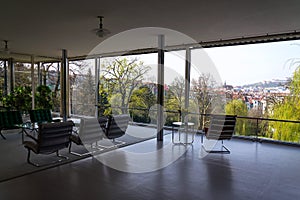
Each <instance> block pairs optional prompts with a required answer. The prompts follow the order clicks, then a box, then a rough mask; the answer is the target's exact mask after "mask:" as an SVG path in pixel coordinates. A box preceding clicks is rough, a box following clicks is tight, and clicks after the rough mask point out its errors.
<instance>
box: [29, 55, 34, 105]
mask: <svg viewBox="0 0 300 200" xmlns="http://www.w3.org/2000/svg"><path fill="white" fill-rule="evenodd" d="M30 59H31V91H32V94H33V95H32V97H31V99H32V106H31V108H32V109H34V107H35V105H34V99H35V95H34V94H35V78H34V56H33V55H32V56H31V58H30Z"/></svg>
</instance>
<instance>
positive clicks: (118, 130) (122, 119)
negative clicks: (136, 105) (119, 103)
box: [104, 114, 130, 144]
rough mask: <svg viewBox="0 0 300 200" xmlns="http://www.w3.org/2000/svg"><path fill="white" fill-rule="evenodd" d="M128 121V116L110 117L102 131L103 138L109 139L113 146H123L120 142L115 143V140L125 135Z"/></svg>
mask: <svg viewBox="0 0 300 200" xmlns="http://www.w3.org/2000/svg"><path fill="white" fill-rule="evenodd" d="M129 121H130V116H129V115H127V114H122V115H114V116H110V117H109V118H108V121H107V123H106V126H105V129H104V132H105V136H106V137H107V138H108V139H111V140H112V141H113V143H114V144H124V142H122V141H117V140H116V138H119V137H121V136H123V135H124V134H125V133H126V129H127V127H128V123H129Z"/></svg>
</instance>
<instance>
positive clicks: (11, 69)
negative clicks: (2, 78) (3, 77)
mask: <svg viewBox="0 0 300 200" xmlns="http://www.w3.org/2000/svg"><path fill="white" fill-rule="evenodd" d="M8 73H9V76H8V77H9V80H8V82H9V85H8V86H9V88H8V91H9V93H12V92H13V91H14V88H15V66H14V61H13V58H10V59H8Z"/></svg>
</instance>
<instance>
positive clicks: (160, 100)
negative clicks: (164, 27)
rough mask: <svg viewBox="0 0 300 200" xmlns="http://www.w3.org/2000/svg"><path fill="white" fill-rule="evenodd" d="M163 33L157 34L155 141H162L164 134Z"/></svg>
mask: <svg viewBox="0 0 300 200" xmlns="http://www.w3.org/2000/svg"><path fill="white" fill-rule="evenodd" d="M164 44H165V37H164V35H159V36H158V65H157V67H158V69H157V83H158V84H157V87H158V88H157V141H163V136H164V132H163V131H164V130H163V127H164V119H163V118H164V117H163V116H164V110H163V108H164V62H165V58H164Z"/></svg>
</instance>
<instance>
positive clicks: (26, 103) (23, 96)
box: [3, 86, 32, 111]
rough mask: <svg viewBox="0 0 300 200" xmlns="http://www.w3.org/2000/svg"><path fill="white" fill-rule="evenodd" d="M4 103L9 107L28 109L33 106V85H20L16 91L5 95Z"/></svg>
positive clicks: (21, 109)
mask: <svg viewBox="0 0 300 200" xmlns="http://www.w3.org/2000/svg"><path fill="white" fill-rule="evenodd" d="M3 105H4V106H5V107H7V108H10V109H14V110H20V111H28V110H31V107H32V96H31V87H29V86H19V87H16V88H15V89H14V91H13V92H12V93H11V94H9V95H7V96H6V97H3Z"/></svg>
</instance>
